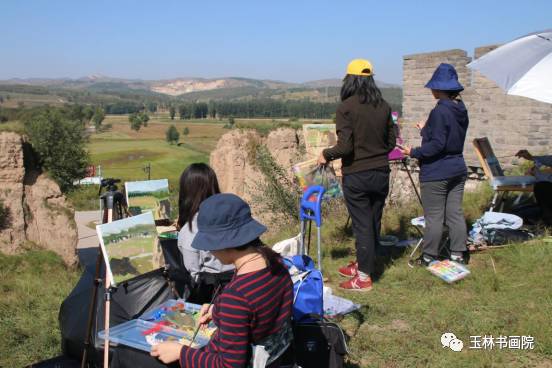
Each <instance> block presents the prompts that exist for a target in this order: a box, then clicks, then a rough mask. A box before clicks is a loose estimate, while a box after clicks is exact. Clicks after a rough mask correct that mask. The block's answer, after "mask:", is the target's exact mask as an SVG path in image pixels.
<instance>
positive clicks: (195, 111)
mask: <svg viewBox="0 0 552 368" xmlns="http://www.w3.org/2000/svg"><path fill="white" fill-rule="evenodd" d="M336 107H337V104H336V103H318V102H311V101H309V100H302V101H279V100H273V99H264V100H251V101H210V102H209V103H206V102H187V103H182V104H180V105H178V106H176V107H175V106H171V107H170V108H169V115H170V117H171V119H173V120H174V118H175V117H176V115H177V113H178V116H179V117H180V119H204V118H207V117H208V118H211V119H215V118H219V119H222V118H228V117H230V116H234V117H239V118H276V117H289V118H311V119H329V118H331V116H332V114H333V113H335V109H336Z"/></svg>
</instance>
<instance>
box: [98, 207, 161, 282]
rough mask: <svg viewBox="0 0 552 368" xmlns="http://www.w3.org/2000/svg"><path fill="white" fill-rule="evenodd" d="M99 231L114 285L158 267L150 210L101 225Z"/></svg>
mask: <svg viewBox="0 0 552 368" xmlns="http://www.w3.org/2000/svg"><path fill="white" fill-rule="evenodd" d="M96 231H97V233H98V238H99V239H100V246H101V250H102V253H103V257H104V260H105V263H106V270H107V275H108V276H109V280H110V285H111V286H116V285H117V284H119V283H121V282H123V281H126V280H129V279H131V278H134V277H136V276H138V275H142V274H145V273H147V272H150V271H153V270H156V269H158V268H159V263H158V260H157V257H156V253H157V230H156V228H155V221H154V219H153V214H152V213H151V211H150V212H146V213H143V214H141V215H137V216H132V217H127V218H124V219H122V220H117V221H113V222H110V223H107V224H102V225H98V226H96Z"/></svg>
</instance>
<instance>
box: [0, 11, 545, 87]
mask: <svg viewBox="0 0 552 368" xmlns="http://www.w3.org/2000/svg"><path fill="white" fill-rule="evenodd" d="M551 14H552V1H550V0H532V1H525V2H522V1H519V0H517V1H511V0H503V1H496V0H489V1H485V0H479V1H471V0H469V1H466V0H464V1H422V0H420V1H406V0H404V1H393V0H387V1H382V0H378V1H367V0H365V1H355V0H346V1H337V0H336V1H324V0H317V1H310V0H307V1H301V0H295V1H286V0H280V1H259V0H257V1H240V0H233V1H232V0H225V1H186V0H174V1H165V0H157V1H153V0H151V1H138V0H134V1H132V0H94V1H78V0H67V1H61V0H60V1H56V0H51V1H46V0H36V1H31V0H29V1H25V0H20V1H16V0H13V1H7V0H4V1H2V2H1V3H0V34H1V35H2V39H1V41H0V79H8V78H15V77H19V78H28V77H48V78H56V77H71V78H78V77H82V76H87V75H91V74H103V75H108V76H115V77H123V78H140V79H168V78H175V77H192V76H193V77H205V78H214V77H228V76H239V77H250V78H259V79H275V80H283V81H291V82H303V81H309V80H316V79H325V78H341V77H342V76H343V74H344V69H345V66H346V64H347V62H348V61H349V60H350V59H352V58H356V57H363V58H368V59H370V60H372V62H373V64H374V67H375V72H376V78H377V79H378V80H382V81H387V82H393V83H400V82H401V79H402V56H403V55H406V54H411V53H419V52H426V51H436V50H446V49H452V48H461V49H465V50H467V51H468V52H469V53H470V54H471V53H473V48H474V47H476V46H482V45H488V44H495V43H501V42H506V41H509V40H511V39H513V38H516V37H518V36H521V35H524V34H526V33H529V32H532V31H537V30H543V29H547V28H552V17H551Z"/></svg>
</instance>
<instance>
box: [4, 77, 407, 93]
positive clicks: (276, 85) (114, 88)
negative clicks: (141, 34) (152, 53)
mask: <svg viewBox="0 0 552 368" xmlns="http://www.w3.org/2000/svg"><path fill="white" fill-rule="evenodd" d="M0 84H3V85H31V86H42V87H54V88H63V89H74V90H88V91H91V92H127V93H128V92H135V93H138V94H142V93H144V92H147V93H155V94H161V95H168V96H175V97H176V96H180V97H188V96H185V95H188V94H192V95H194V94H195V95H198V94H200V95H199V97H202V96H204V95H205V96H207V97H208V96H209V95H211V97H212V98H217V96H218V95H220V93H218V92H223V91H222V90H225V91H224V93H223V95H225V96H228V97H229V96H233V93H232V92H231V91H235V92H236V97H240V96H239V95H240V94H241V95H250V94H252V95H256V94H257V93H258V92H261V91H263V90H279V91H286V90H287V91H292V92H300V91H308V90H315V89H324V88H339V87H341V80H340V79H323V80H317V81H311V82H306V83H288V82H282V81H274V80H260V79H250V78H237V77H230V78H213V79H205V78H175V79H168V80H140V79H122V78H112V77H106V76H103V75H91V76H88V77H83V78H78V79H70V78H59V79H47V78H29V79H19V78H14V79H9V80H3V81H2V80H0ZM377 84H378V85H379V86H380V88H401V87H400V86H398V85H393V84H389V83H384V82H377ZM205 92H207V93H205ZM271 94H272V93H271ZM190 97H192V96H190Z"/></svg>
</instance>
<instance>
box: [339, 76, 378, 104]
mask: <svg viewBox="0 0 552 368" xmlns="http://www.w3.org/2000/svg"><path fill="white" fill-rule="evenodd" d="M354 95H357V96H358V97H359V99H360V103H363V104H364V103H367V104H372V105H374V106H378V105H379V104H380V103H381V102H382V101H383V97H382V96H381V91H380V89H379V88H378V86H376V82H375V81H374V77H372V76H363V75H353V74H347V75H346V76H345V78H343V86H342V87H341V101H345V100H346V99H348V98H349V97H351V96H354Z"/></svg>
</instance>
